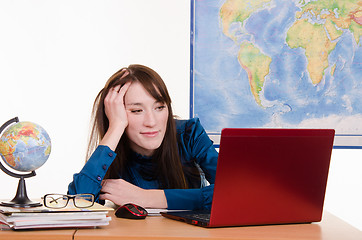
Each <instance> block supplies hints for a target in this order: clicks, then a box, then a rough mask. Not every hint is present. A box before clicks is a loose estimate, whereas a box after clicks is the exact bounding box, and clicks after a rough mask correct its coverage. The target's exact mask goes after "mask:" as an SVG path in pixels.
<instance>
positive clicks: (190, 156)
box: [68, 118, 218, 210]
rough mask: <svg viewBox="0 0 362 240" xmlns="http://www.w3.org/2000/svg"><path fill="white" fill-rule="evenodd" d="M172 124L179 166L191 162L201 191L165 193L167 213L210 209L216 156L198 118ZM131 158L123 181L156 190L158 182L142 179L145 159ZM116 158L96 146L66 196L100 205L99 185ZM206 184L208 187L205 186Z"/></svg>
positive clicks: (104, 147) (108, 151) (114, 155)
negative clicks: (85, 195)
mask: <svg viewBox="0 0 362 240" xmlns="http://www.w3.org/2000/svg"><path fill="white" fill-rule="evenodd" d="M175 121H176V128H177V140H178V148H179V154H180V156H181V161H182V164H187V163H190V162H194V163H195V164H196V165H197V167H198V168H199V170H200V174H201V180H202V181H201V182H200V183H197V184H198V185H200V188H194V189H164V192H165V196H166V199H167V205H168V209H190V210H195V209H210V208H211V202H212V196H213V191H214V182H215V174H216V165H217V158H218V153H217V151H216V150H215V148H214V146H213V142H212V141H211V140H210V138H209V137H208V135H207V134H206V132H205V130H204V128H203V127H202V126H201V124H200V121H199V119H198V118H192V119H189V120H175ZM132 156H133V157H132V164H131V165H130V167H129V169H128V170H129V171H128V172H129V176H125V177H123V179H124V180H126V181H128V182H130V183H132V184H134V185H136V186H138V187H141V188H143V189H159V184H158V181H157V180H152V179H145V178H144V177H142V175H141V173H140V172H141V170H142V169H143V170H144V168H145V167H146V168H147V164H150V161H147V160H148V159H147V157H144V156H141V155H139V154H136V153H135V154H133V155H132ZM115 157H116V153H115V152H113V151H112V150H111V149H110V148H109V147H107V146H102V145H100V146H98V147H97V148H96V150H95V151H94V153H93V154H92V156H91V157H90V158H89V160H88V161H87V162H86V164H85V165H84V167H83V169H82V170H81V171H80V172H79V173H76V174H74V176H73V182H71V183H70V184H69V186H68V194H77V193H93V194H94V195H95V196H96V201H99V193H100V190H101V188H102V186H101V182H102V180H103V178H104V176H105V174H106V172H107V170H108V167H109V166H110V165H111V163H112V162H113V160H114V159H115ZM205 180H207V182H208V183H210V184H209V185H208V186H206V185H207V184H205V182H206V181H205Z"/></svg>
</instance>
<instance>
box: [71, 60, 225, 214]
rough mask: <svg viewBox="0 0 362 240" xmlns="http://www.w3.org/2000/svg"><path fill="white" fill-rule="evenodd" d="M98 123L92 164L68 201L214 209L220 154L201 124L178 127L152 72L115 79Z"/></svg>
mask: <svg viewBox="0 0 362 240" xmlns="http://www.w3.org/2000/svg"><path fill="white" fill-rule="evenodd" d="M93 121H94V122H93V130H92V132H91V137H90V142H89V147H88V156H90V155H91V156H90V157H89V159H88V161H87V162H86V164H85V166H84V167H83V169H82V170H81V171H80V172H79V173H77V174H74V177H73V182H72V183H70V184H69V187H68V193H69V194H78V193H93V194H94V195H95V196H96V200H97V201H103V200H110V201H112V202H113V203H115V204H117V205H123V204H126V203H134V204H137V205H140V206H142V207H145V208H168V209H190V210H194V209H209V208H210V207H211V201H212V194H213V183H214V180H215V173H216V164H217V157H218V153H217V152H216V150H215V148H214V147H213V143H212V141H211V140H210V139H209V137H208V136H207V134H206V132H205V130H204V129H203V127H202V126H201V124H200V122H199V120H198V119H190V120H176V119H174V117H173V113H172V108H171V99H170V96H169V94H168V91H167V88H166V86H165V84H164V82H163V80H162V79H161V77H160V76H159V75H158V74H157V73H156V72H155V71H154V70H152V69H150V68H148V67H145V66H142V65H130V66H129V67H128V68H122V69H121V70H119V71H118V72H116V73H115V74H113V75H112V76H111V77H110V79H109V80H108V81H107V83H106V85H105V87H104V88H103V89H102V90H101V91H100V92H99V94H98V96H97V98H96V100H95V103H94V106H93ZM93 151H94V152H93ZM90 153H92V154H90ZM205 180H207V181H208V182H209V183H210V185H209V186H206V184H205V182H206V181H205Z"/></svg>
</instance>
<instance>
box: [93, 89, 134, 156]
mask: <svg viewBox="0 0 362 240" xmlns="http://www.w3.org/2000/svg"><path fill="white" fill-rule="evenodd" d="M130 85H131V82H127V83H125V84H124V85H123V86H122V87H121V86H120V85H118V86H115V87H113V88H111V89H110V90H109V92H108V93H107V96H106V97H105V99H104V109H105V113H106V116H107V118H108V121H109V127H108V130H107V132H106V134H105V135H104V137H103V139H102V140H101V142H100V145H107V146H109V147H110V148H111V149H112V150H113V151H114V150H115V149H116V147H117V145H118V142H119V140H120V139H121V137H122V135H123V132H124V130H125V129H126V127H127V125H128V119H127V113H126V108H125V106H124V101H123V99H124V96H125V95H126V92H127V90H128V88H129V86H130Z"/></svg>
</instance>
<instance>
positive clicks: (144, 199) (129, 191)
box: [99, 179, 167, 208]
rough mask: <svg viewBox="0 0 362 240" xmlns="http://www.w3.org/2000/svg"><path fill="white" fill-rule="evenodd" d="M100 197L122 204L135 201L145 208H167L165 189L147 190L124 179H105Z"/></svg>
mask: <svg viewBox="0 0 362 240" xmlns="http://www.w3.org/2000/svg"><path fill="white" fill-rule="evenodd" d="M99 199H101V200H110V201H112V202H113V203H115V204H117V205H120V206H121V205H124V204H126V203H134V204H137V205H139V206H142V207H145V208H167V201H166V197H165V193H164V191H163V190H158V189H157V190H146V189H143V188H140V187H137V186H135V185H133V184H131V183H129V182H127V181H125V180H123V179H107V180H104V181H103V182H102V190H101V194H100V195H99Z"/></svg>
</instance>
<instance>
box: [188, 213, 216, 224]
mask: <svg viewBox="0 0 362 240" xmlns="http://www.w3.org/2000/svg"><path fill="white" fill-rule="evenodd" d="M185 217H187V218H190V219H196V220H199V221H204V222H209V221H210V213H192V214H187V215H185Z"/></svg>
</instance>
